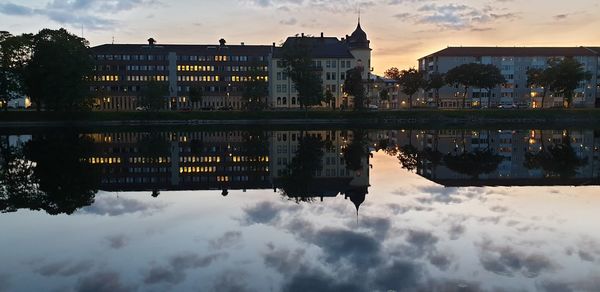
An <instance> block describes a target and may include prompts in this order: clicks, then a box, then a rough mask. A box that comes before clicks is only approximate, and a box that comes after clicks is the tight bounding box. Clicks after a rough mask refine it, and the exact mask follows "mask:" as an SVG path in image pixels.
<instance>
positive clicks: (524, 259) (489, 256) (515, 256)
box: [480, 240, 556, 278]
mask: <svg viewBox="0 0 600 292" xmlns="http://www.w3.org/2000/svg"><path fill="white" fill-rule="evenodd" d="M480 247H481V255H480V262H481V264H482V265H483V268H485V269H486V270H487V271H490V272H492V273H495V274H498V275H504V276H513V275H514V274H515V273H521V274H522V275H523V276H525V277H528V278H535V277H537V276H539V274H540V273H542V272H544V271H552V270H554V269H555V267H556V265H555V264H554V263H552V262H551V261H550V259H549V258H547V257H546V256H544V255H542V254H537V253H532V254H526V253H524V252H520V251H517V250H515V249H514V248H513V247H511V246H496V245H494V244H493V243H492V242H491V241H490V240H484V242H483V243H482V244H481V246H480Z"/></svg>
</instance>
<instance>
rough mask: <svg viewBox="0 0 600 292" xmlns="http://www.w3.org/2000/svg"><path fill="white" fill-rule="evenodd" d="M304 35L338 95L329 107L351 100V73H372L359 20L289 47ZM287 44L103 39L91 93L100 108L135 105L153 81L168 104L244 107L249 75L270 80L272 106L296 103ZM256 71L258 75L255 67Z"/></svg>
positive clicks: (366, 75) (326, 81)
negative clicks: (198, 97) (347, 31)
mask: <svg viewBox="0 0 600 292" xmlns="http://www.w3.org/2000/svg"><path fill="white" fill-rule="evenodd" d="M299 38H304V39H309V40H310V43H311V46H312V49H313V51H312V54H313V55H312V58H313V60H314V63H315V67H318V68H321V69H322V78H323V90H324V91H330V92H331V93H333V95H334V96H335V98H336V101H335V102H332V103H331V104H330V105H324V106H330V107H339V106H341V105H342V104H343V105H345V106H350V105H351V103H352V101H351V100H349V99H348V97H346V96H344V94H343V90H342V85H343V83H344V79H345V74H346V71H347V70H349V69H351V68H354V67H356V66H362V67H364V68H365V70H364V73H363V74H364V75H363V78H364V79H365V80H367V79H368V78H369V75H370V71H371V48H370V41H369V40H368V39H367V34H366V33H365V32H364V31H363V30H362V28H361V26H360V23H359V24H358V25H357V28H356V30H355V31H354V32H353V33H352V35H350V36H346V37H345V38H342V39H341V40H339V39H337V38H335V37H325V36H323V34H321V36H320V37H309V36H304V35H301V36H295V37H289V38H288V39H287V40H286V42H285V43H284V44H283V47H285V46H286V45H289V44H290V43H291V42H293V41H294V40H297V39H299ZM281 50H282V47H276V46H275V44H273V45H272V46H269V45H266V46H265V45H245V44H244V43H242V44H240V45H229V44H227V43H226V42H225V40H223V39H221V40H220V42H219V44H218V45H217V44H215V45H173V44H157V43H156V41H155V40H154V39H149V40H148V44H104V45H100V46H96V47H93V48H92V51H93V54H94V58H95V59H96V61H97V65H96V67H95V74H94V75H95V76H94V77H93V80H92V85H91V86H90V91H91V92H92V94H93V95H94V96H95V97H96V99H95V100H96V102H95V105H94V106H95V109H96V110H104V111H119V110H134V109H136V108H137V107H138V106H139V95H140V92H141V90H142V88H144V85H145V84H147V83H148V82H149V81H151V80H154V81H158V82H164V83H165V84H166V85H168V89H169V94H168V96H167V97H168V100H166V102H165V109H170V110H181V109H201V108H203V109H218V108H223V107H227V108H233V109H240V108H242V107H243V99H242V96H243V93H244V89H245V85H246V83H247V82H248V81H250V80H256V79H258V80H262V81H265V82H268V88H269V94H268V96H265V97H264V98H263V102H265V103H266V104H267V105H268V106H270V107H272V108H297V107H299V103H298V100H297V94H296V92H295V90H294V86H293V83H292V82H291V80H289V78H288V77H287V76H286V74H285V72H284V71H285V70H284V68H283V66H282V62H281V57H282V56H281ZM257 72H258V73H257ZM193 88H198V89H201V90H202V92H203V98H202V101H201V102H198V101H196V102H193V101H191V100H190V90H192V89H193Z"/></svg>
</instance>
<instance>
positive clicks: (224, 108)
mask: <svg viewBox="0 0 600 292" xmlns="http://www.w3.org/2000/svg"><path fill="white" fill-rule="evenodd" d="M219 110H220V111H230V110H233V107H230V106H222V107H220V108H219Z"/></svg>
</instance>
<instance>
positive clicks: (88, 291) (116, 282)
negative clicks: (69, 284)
mask: <svg viewBox="0 0 600 292" xmlns="http://www.w3.org/2000/svg"><path fill="white" fill-rule="evenodd" d="M135 290H137V289H136V287H135V286H133V285H127V284H124V283H123V282H122V281H121V277H120V276H119V274H117V273H116V272H113V271H100V272H97V273H94V274H92V275H89V276H86V277H83V278H80V279H79V281H78V283H77V286H76V289H75V291H78V292H129V291H135Z"/></svg>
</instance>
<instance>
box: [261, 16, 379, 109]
mask: <svg viewBox="0 0 600 292" xmlns="http://www.w3.org/2000/svg"><path fill="white" fill-rule="evenodd" d="M299 39H302V40H303V41H305V43H306V44H308V46H309V47H310V48H311V54H312V56H311V57H312V60H313V64H314V66H315V68H317V69H318V70H321V78H322V80H323V90H324V91H329V92H331V93H332V94H333V96H334V97H335V101H334V102H331V103H330V104H323V106H324V107H330V108H339V107H351V106H352V99H351V98H348V97H347V96H345V95H344V93H343V84H344V80H345V79H346V71H348V70H350V69H352V68H355V67H357V66H361V67H363V68H364V69H365V70H364V71H363V79H364V80H368V79H369V76H370V72H371V48H370V41H369V40H368V38H367V34H366V33H365V32H364V31H363V30H362V28H361V26H360V21H359V23H358V25H357V27H356V30H355V31H354V32H353V33H352V34H351V35H350V36H348V35H346V37H344V38H342V39H341V40H340V39H338V38H337V37H325V36H324V35H323V33H321V35H320V36H317V37H313V36H305V35H304V34H301V35H299V36H294V37H289V38H287V40H286V41H285V42H284V43H283V45H282V46H281V47H276V48H274V51H273V55H272V59H271V62H270V64H269V67H270V68H269V74H270V76H269V80H270V82H269V87H270V88H269V91H270V100H269V102H268V106H269V107H271V108H274V109H283V108H299V107H300V103H299V102H298V93H297V91H296V90H295V88H294V83H293V82H292V80H291V79H290V78H288V76H287V75H286V68H284V66H283V59H282V57H283V56H282V50H283V49H284V48H285V47H286V46H289V45H292V44H294V42H298V40H299Z"/></svg>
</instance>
